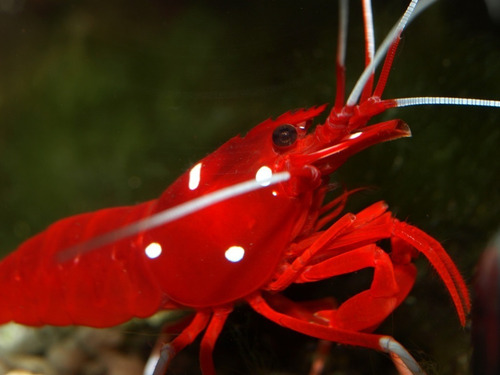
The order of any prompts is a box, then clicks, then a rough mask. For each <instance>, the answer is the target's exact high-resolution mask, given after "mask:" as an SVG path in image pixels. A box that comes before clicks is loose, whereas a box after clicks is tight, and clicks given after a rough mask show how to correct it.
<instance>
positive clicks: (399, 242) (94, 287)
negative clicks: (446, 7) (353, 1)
mask: <svg viewBox="0 0 500 375" xmlns="http://www.w3.org/2000/svg"><path fill="white" fill-rule="evenodd" d="M417 2H418V1H412V2H411V4H410V7H409V8H408V10H407V12H406V13H405V16H404V17H403V18H402V22H400V23H399V24H398V25H399V26H398V27H397V28H395V32H394V33H391V34H390V35H389V37H388V39H386V41H387V42H386V43H385V44H384V43H382V45H385V48H384V47H381V49H379V50H378V51H379V52H378V53H377V54H374V50H373V48H372V46H373V43H372V42H373V38H372V34H373V32H372V26H371V19H370V18H371V10H370V5H369V2H368V1H364V2H363V5H364V9H365V13H364V14H365V18H364V23H365V30H366V36H365V40H366V53H365V62H366V69H365V71H364V75H362V77H361V78H360V79H359V80H358V83H357V85H356V87H355V88H354V90H353V91H352V93H351V95H350V96H349V97H348V98H347V99H346V98H345V78H344V77H345V66H344V58H343V56H344V55H345V44H346V42H345V37H341V38H340V42H339V50H338V55H337V96H336V99H335V103H334V105H333V108H332V109H331V110H330V112H329V114H328V116H327V118H326V120H325V121H324V122H323V123H321V124H317V125H315V126H314V127H313V123H314V122H315V120H316V121H317V117H318V116H319V115H320V114H322V113H323V112H324V111H325V109H326V106H325V105H321V106H318V107H313V108H310V109H300V110H295V111H290V112H287V113H285V114H283V115H281V116H278V117H276V118H275V119H268V120H266V121H264V122H262V123H261V124H259V125H257V126H256V127H254V128H253V129H252V130H251V131H250V132H248V134H246V135H245V136H244V137H235V138H232V139H231V140H229V141H228V142H226V143H225V144H224V145H222V146H221V147H220V148H219V149H217V150H216V151H214V152H213V153H211V154H210V155H208V156H207V157H205V158H203V159H202V160H201V161H200V162H198V163H196V164H195V166H194V167H192V168H191V169H190V170H189V171H187V172H186V173H184V174H183V175H182V176H181V177H179V178H178V179H177V180H176V181H175V182H174V183H173V184H172V185H171V186H169V187H168V188H167V189H166V190H165V191H164V192H163V193H162V194H161V196H160V197H159V198H158V199H155V200H152V201H149V202H146V203H143V204H139V205H135V206H130V207H118V208H110V209H104V210H100V211H96V212H91V213H86V214H81V215H76V216H72V217H69V218H66V219H63V220H60V221H58V222H56V223H54V224H53V225H51V226H50V227H49V228H47V229H46V230H45V231H43V232H42V233H40V234H38V235H36V236H34V237H32V238H31V239H29V240H27V241H26V242H24V243H23V244H21V245H20V246H19V247H18V248H17V249H16V251H14V252H13V253H11V254H10V255H9V256H7V257H6V258H5V259H4V260H2V262H1V263H0V282H1V285H2V288H1V289H0V300H1V301H3V305H2V309H1V310H0V323H6V322H9V321H15V322H18V323H21V324H26V325H33V326H40V325H45V324H51V325H56V326H63V325H70V324H77V325H87V326H93V327H109V326H113V325H117V324H120V323H122V322H126V321H128V320H130V319H131V318H133V317H139V318H143V317H149V316H151V315H152V314H154V313H155V312H157V311H160V310H166V309H188V310H195V311H196V312H195V315H194V317H193V318H192V320H191V321H190V322H189V323H188V324H187V326H186V327H185V329H184V331H183V332H182V333H181V334H180V335H179V336H178V337H176V338H175V339H174V340H173V341H172V342H169V343H165V344H164V345H163V347H162V348H161V356H160V359H159V361H158V365H157V368H156V370H155V373H156V374H161V373H163V372H164V371H166V369H167V367H168V365H169V364H170V363H171V361H172V360H173V358H174V357H175V354H176V353H178V352H179V351H180V350H182V349H183V348H184V347H185V346H186V345H188V344H190V343H191V342H192V341H193V340H194V339H195V338H196V337H197V336H199V335H201V334H202V332H204V333H203V338H202V341H201V348H200V362H201V369H202V372H203V373H204V374H206V375H211V374H215V367H214V365H213V363H212V351H213V348H214V345H215V342H216V340H217V337H218V336H219V334H220V331H221V330H222V328H223V326H224V323H225V320H226V318H227V316H228V315H229V314H230V312H231V311H232V309H233V307H234V305H235V304H237V303H247V304H249V305H250V306H251V307H252V308H253V309H254V310H255V311H257V312H258V313H260V314H262V315H263V316H265V317H266V318H268V319H270V320H271V321H273V322H276V323H278V324H280V325H282V326H284V327H286V328H289V329H292V330H295V331H297V332H300V333H303V334H306V335H309V336H312V337H315V338H319V339H323V340H328V341H333V342H338V343H341V344H346V345H353V346H360V347H366V348H371V349H375V350H378V351H383V352H387V353H389V354H390V355H391V358H392V359H393V360H394V362H395V365H396V366H397V367H398V369H399V370H400V371H401V372H402V373H414V374H418V373H423V371H422V369H421V368H420V366H419V365H418V363H417V362H416V361H415V360H414V359H413V358H412V357H411V355H410V354H409V353H408V352H407V351H406V350H405V349H404V348H403V347H402V346H401V345H400V344H399V343H398V342H397V341H396V340H395V339H393V338H392V337H389V336H387V335H382V334H376V333H373V332H374V330H375V329H376V328H377V327H378V326H379V325H380V324H381V323H382V322H383V321H384V320H385V319H386V318H387V317H388V316H389V315H390V314H391V313H392V312H393V311H394V310H395V309H396V308H397V307H398V306H399V305H400V304H401V303H402V302H403V301H404V300H405V298H406V297H407V295H408V293H409V292H410V290H411V288H412V287H413V284H414V282H415V278H416V268H415V266H414V264H413V261H414V259H415V258H416V256H417V255H418V254H419V253H421V254H423V255H424V257H425V258H426V259H427V260H428V261H429V262H430V263H431V264H432V266H433V267H434V268H435V269H436V271H437V274H438V275H439V277H440V278H441V279H442V281H443V283H444V285H445V287H446V288H447V290H448V292H449V294H450V296H451V299H452V301H453V303H454V306H455V309H456V311H457V314H458V317H459V321H460V323H461V324H462V325H464V324H465V321H466V318H467V314H468V313H469V310H470V301H469V294H468V291H467V287H466V284H465V282H464V280H463V278H462V276H461V275H460V273H459V271H458V270H457V267H456V266H455V264H454V263H453V261H452V260H451V258H450V257H449V255H448V254H447V253H446V251H445V250H444V249H443V247H442V246H441V244H440V243H439V242H438V241H437V240H435V239H434V238H432V237H431V236H429V235H428V234H426V233H425V232H423V231H422V230H420V229H418V228H416V227H414V226H412V225H410V224H408V223H406V222H404V221H399V220H398V219H396V218H395V217H394V216H393V215H392V213H391V212H390V211H389V210H388V206H387V204H386V203H384V202H378V203H374V204H373V205H371V206H369V207H367V208H365V209H363V210H361V211H360V212H357V213H355V214H353V213H347V214H341V212H342V209H343V207H344V205H345V203H346V200H347V199H348V198H349V196H350V195H351V192H349V191H346V192H344V193H343V194H341V195H340V196H339V197H337V198H336V199H334V200H333V201H332V202H329V203H325V201H324V200H325V195H326V193H327V192H328V191H329V190H330V189H331V187H332V184H331V183H330V176H331V175H332V174H333V173H334V172H335V171H336V170H337V169H338V168H340V167H341V166H342V165H343V164H344V163H345V162H346V160H347V159H349V158H350V157H351V156H352V155H355V154H357V153H358V152H360V151H362V150H364V149H365V148H368V147H370V146H372V145H375V144H378V143H381V142H384V141H389V140H394V139H398V138H403V137H409V136H410V135H411V133H410V129H409V127H408V125H406V123H404V122H403V121H402V120H389V121H384V122H375V123H369V121H370V120H371V118H372V117H373V116H376V115H378V114H380V113H382V112H384V111H386V110H387V109H390V108H394V107H402V106H406V105H418V104H465V105H484V106H499V105H500V103H499V102H496V101H480V100H472V99H464V100H463V102H461V101H460V99H456V98H455V99H454V98H410V99H382V98H381V97H382V94H383V91H384V87H385V83H386V80H387V78H388V75H389V70H390V68H391V65H392V61H393V58H394V54H395V52H396V49H397V46H398V43H399V37H400V34H401V32H402V31H403V28H404V26H405V24H406V22H407V21H408V19H409V18H410V17H412V11H413V9H414V7H415V5H416V3H417ZM346 5H347V2H346V1H341V6H342V7H343V8H342V11H341V12H340V14H341V15H342V14H344V15H345V14H346V13H345V12H344V10H345V9H346V8H345V7H346ZM345 22H346V18H345V16H342V17H341V22H340V24H341V25H343V24H345ZM341 31H342V32H344V31H345V29H344V28H342V26H341ZM342 32H341V35H342ZM387 50H388V52H387ZM386 52H387V57H386V59H385V62H384V66H383V68H382V70H381V73H380V75H379V77H378V79H377V80H375V75H374V69H375V67H376V65H377V64H378V61H379V57H380V58H382V57H383V56H384V55H385V53H386ZM273 176H274V179H273ZM248 181H254V183H251V182H249V184H250V185H248V186H250V188H249V189H247V190H245V191H244V192H236V191H234V187H241V186H242V184H246V183H247V182H248ZM244 186H247V185H244ZM257 187H258V188H257ZM227 189H229V190H227ZM250 190H251V191H250ZM220 191H228V192H229V197H224V199H223V200H218V201H211V202H209V205H207V206H203V207H198V208H196V209H195V211H194V212H191V211H189V212H187V211H184V213H183V214H182V215H183V216H181V217H175V219H173V220H170V219H169V221H167V220H162V219H161V217H162V216H161V215H164V214H165V212H166V213H171V212H172V211H169V210H170V209H172V208H174V207H177V206H178V205H181V204H185V203H186V204H189V202H193V201H195V202H196V200H197V199H199V198H203V197H207V196H208V197H211V195H210V194H217V193H218V192H220ZM156 215H160V223H159V224H158V223H155V224H154V225H153V224H152V222H151V221H150V218H151V217H153V218H156V217H158V216H156ZM138 223H139V224H138ZM110 239H113V241H110ZM382 240H388V241H389V242H390V244H391V248H390V250H388V251H384V250H382V249H381V248H380V246H379V243H380V241H382ZM75 250H76V253H75ZM152 251H153V252H152ZM68 258H69V259H68ZM365 268H373V269H374V275H373V281H372V283H371V286H370V287H369V289H367V290H365V291H363V292H360V293H358V294H356V295H354V296H352V297H350V298H349V299H348V300H347V301H345V302H343V303H341V304H340V305H337V304H336V302H335V301H334V300H333V298H326V299H321V300H316V301H308V302H295V301H292V300H290V299H288V298H286V297H284V296H283V295H282V294H281V293H280V292H282V291H283V290H285V289H286V288H288V287H289V286H290V285H292V284H295V283H311V282H315V281H319V280H324V279H327V278H332V277H335V276H338V275H343V274H349V273H353V272H355V271H358V270H361V269H365Z"/></svg>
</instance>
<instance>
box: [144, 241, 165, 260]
mask: <svg viewBox="0 0 500 375" xmlns="http://www.w3.org/2000/svg"><path fill="white" fill-rule="evenodd" d="M144 252H145V253H146V256H147V257H148V258H149V259H155V258H158V257H159V256H160V255H161V252H162V248H161V245H160V244H159V243H158V242H151V243H150V244H149V245H148V246H146V248H145V249H144Z"/></svg>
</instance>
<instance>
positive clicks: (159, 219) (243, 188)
mask: <svg viewBox="0 0 500 375" xmlns="http://www.w3.org/2000/svg"><path fill="white" fill-rule="evenodd" d="M290 177H291V176H290V173H289V172H279V173H275V174H273V175H272V176H271V177H269V178H268V179H266V180H265V181H259V180H257V179H255V178H253V179H250V180H247V181H244V182H240V183H238V184H234V185H231V186H228V187H225V188H222V189H219V190H216V191H214V192H212V193H208V194H205V195H203V196H201V197H199V198H195V199H192V200H190V201H187V202H185V203H181V204H179V205H177V206H174V207H172V208H169V209H166V210H164V211H162V212H159V213H157V214H155V215H152V216H149V217H147V218H145V219H143V220H139V221H136V222H135V223H133V224H130V225H127V226H124V227H122V228H119V229H116V230H114V231H111V232H107V233H104V234H102V235H100V236H97V237H95V238H93V239H91V240H88V241H83V242H82V243H79V244H76V245H74V246H70V247H68V248H67V249H66V250H64V251H62V252H60V253H58V254H56V257H57V261H59V262H67V261H69V260H72V259H75V258H76V257H77V256H79V255H82V254H85V253H88V252H90V251H93V250H95V249H97V248H99V247H101V246H105V245H108V244H110V243H113V242H115V241H116V240H117V239H120V240H121V239H123V238H126V237H130V236H133V235H134V234H137V233H140V232H142V231H144V230H149V229H152V228H156V227H159V226H161V225H164V224H166V223H169V222H171V221H174V220H177V219H180V218H182V217H185V216H188V215H191V214H193V213H195V212H197V211H200V210H202V209H204V208H207V207H209V206H211V205H214V204H216V203H219V202H222V201H225V200H228V199H231V198H234V197H237V196H239V195H242V194H246V193H249V192H251V191H254V190H258V189H261V188H262V187H263V186H266V187H267V186H271V185H275V184H278V183H280V182H285V181H288V180H289V179H290ZM264 183H265V184H264Z"/></svg>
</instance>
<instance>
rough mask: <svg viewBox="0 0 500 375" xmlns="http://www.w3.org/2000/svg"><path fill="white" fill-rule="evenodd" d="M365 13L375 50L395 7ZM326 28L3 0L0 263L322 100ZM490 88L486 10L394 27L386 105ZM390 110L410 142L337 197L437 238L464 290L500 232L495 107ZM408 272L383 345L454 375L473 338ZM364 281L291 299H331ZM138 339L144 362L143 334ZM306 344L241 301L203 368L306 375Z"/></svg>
mask: <svg viewBox="0 0 500 375" xmlns="http://www.w3.org/2000/svg"><path fill="white" fill-rule="evenodd" d="M350 3H351V5H352V9H351V15H350V28H349V33H350V34H349V45H348V56H347V67H348V71H347V75H348V83H347V86H348V90H349V88H351V87H352V86H353V84H354V82H355V81H356V79H357V77H358V75H359V74H360V72H361V70H362V65H363V36H362V23H361V13H360V5H359V4H358V2H357V1H351V2H350ZM374 3H375V4H373V8H374V24H375V29H376V30H375V31H376V39H377V41H378V42H380V41H381V40H382V39H383V37H384V36H385V34H386V33H387V32H388V30H389V29H390V28H391V26H392V25H393V23H395V22H396V20H397V19H398V17H400V16H401V15H402V13H403V11H404V8H405V6H406V5H407V2H406V1H400V0H382V1H375V2H374ZM336 27H337V1H334V0H330V1H322V0H318V1H315V2H307V1H298V0H297V1H285V0H276V1H260V0H257V1H252V2H231V1H222V0H215V1H211V2H203V1H159V0H150V1H147V2H140V1H131V0H126V1H118V0H109V1H105V2H103V1H95V0H82V1H60V0H25V1H21V0H0V251H1V253H2V254H7V253H8V252H9V251H12V250H14V249H15V248H16V246H18V245H19V244H20V243H21V242H22V241H23V240H25V239H27V238H29V237H30V236H32V235H34V234H35V233H37V232H38V231H40V230H43V229H44V228H45V227H47V226H48V225H49V224H50V223H52V222H54V221H55V220H57V219H60V218H63V217H66V216H69V215H73V214H76V213H80V212H85V211H92V210H96V209H99V208H104V207H111V206H117V205H131V204H134V203H137V202H142V201H145V200H149V199H153V198H156V197H158V196H159V195H160V194H161V192H162V191H163V190H164V189H165V188H166V187H167V186H168V185H169V184H170V183H171V182H172V181H173V180H174V179H175V178H176V177H177V176H178V175H179V174H180V173H182V172H183V171H184V170H185V169H187V168H188V167H189V166H191V165H192V164H194V163H195V162H196V161H197V160H198V159H200V158H201V157H203V156H204V155H206V154H207V153H210V152H211V151H213V150H214V149H215V148H216V147H218V146H219V145H221V144H222V143H223V142H224V141H226V140H227V139H229V138H231V137H233V136H235V135H236V134H244V133H245V132H246V131H248V130H249V129H250V128H252V127H253V126H254V125H256V124H257V123H259V122H261V121H263V120H264V119H266V118H268V117H276V116H278V115H280V114H281V113H283V112H285V111H288V110H290V109H295V108H300V107H309V106H312V105H317V104H322V103H332V102H333V96H334V92H335V76H334V59H335V48H336V38H337V36H336V35H337V30H336ZM499 87H500V27H499V26H498V25H495V24H494V22H493V21H492V19H491V18H490V17H489V16H488V13H487V11H486V6H485V5H484V4H483V3H480V2H470V1H465V0H461V1H451V0H448V1H447V0H444V1H440V2H438V4H435V5H433V6H432V7H430V8H429V9H428V10H427V11H425V12H424V13H423V14H422V15H420V16H419V18H418V19H416V20H415V21H414V22H413V23H412V24H411V25H410V26H409V28H408V30H407V31H406V32H405V34H404V38H403V41H402V42H401V46H400V49H399V51H398V53H397V56H396V60H395V63H394V69H393V72H392V75H391V77H390V79H389V82H388V85H387V89H386V92H385V95H384V97H385V98H396V97H408V96H430V95H434V96H461V97H474V98H488V99H500V95H499ZM389 118H402V119H404V120H405V121H406V122H407V123H408V124H409V125H410V127H411V129H412V132H413V138H411V139H403V140H399V141H396V142H392V143H388V144H381V145H378V146H376V147H373V148H371V149H369V150H366V151H364V152H362V153H360V154H359V155H357V156H355V157H353V158H352V159H351V160H350V161H349V162H348V163H347V164H346V165H345V166H344V167H343V168H342V169H341V170H340V171H339V172H338V173H337V174H336V175H335V176H334V178H335V180H336V181H340V182H342V183H344V184H345V185H346V186H347V187H348V188H354V187H358V186H369V187H372V188H373V189H371V190H369V191H367V192H363V193H360V194H357V195H354V196H353V197H352V199H351V200H350V202H349V205H348V209H349V210H352V211H357V210H360V209H362V208H364V207H366V206H367V205H368V204H370V203H372V202H375V201H377V200H381V199H384V200H386V201H387V202H388V203H389V205H390V207H391V209H392V210H393V211H394V212H395V214H396V215H397V216H398V217H399V218H400V219H403V220H408V221H409V222H410V223H412V224H415V225H417V226H418V227H420V228H422V229H423V230H425V231H426V232H428V233H429V234H431V235H432V236H434V237H435V238H437V239H438V240H439V241H441V242H442V244H443V245H444V246H445V248H446V249H447V250H448V251H449V253H450V255H451V256H452V258H453V259H454V260H455V261H456V263H457V265H458V267H459V269H460V270H462V273H463V275H464V277H465V279H466V281H467V282H469V283H470V282H472V276H473V272H474V265H475V264H476V262H477V259H478V257H479V255H480V253H481V251H482V249H483V248H484V247H485V245H486V243H487V241H488V239H489V237H491V235H492V234H493V232H494V231H495V230H496V229H497V228H498V225H499V217H500V181H499V173H500V151H499V147H498V144H499V141H500V126H499V125H500V110H498V109H485V108H458V107H444V106H443V107H437V106H434V107H431V106H426V107H413V108H405V109H400V110H391V111H389V112H388V113H387V114H385V115H384V117H382V119H389ZM418 267H419V278H418V280H417V283H416V286H415V288H414V291H413V292H412V294H411V296H410V298H408V300H407V301H406V302H405V303H404V304H403V305H402V306H401V307H400V308H399V309H398V310H397V311H396V312H395V313H394V314H393V316H392V317H391V318H390V319H388V321H387V322H386V323H385V324H384V325H383V326H382V327H381V328H380V329H379V332H384V333H386V334H390V335H394V337H396V338H397V339H398V340H399V341H400V342H402V343H403V344H404V345H405V346H406V347H407V348H408V349H409V350H410V351H411V352H412V353H413V354H415V356H416V358H417V359H418V360H419V361H420V362H421V363H422V364H423V366H424V367H425V368H426V370H427V371H428V372H429V374H467V373H469V369H468V366H469V357H470V345H469V342H468V340H469V338H468V336H469V333H468V329H467V328H466V329H462V328H461V327H460V326H459V322H458V319H457V317H456V313H455V312H454V309H453V306H452V303H451V299H450V298H449V297H448V296H447V295H446V291H445V288H444V287H443V286H442V283H441V282H440V280H439V278H438V277H437V275H436V274H435V272H434V271H433V270H432V269H431V267H429V266H428V265H427V264H426V262H425V260H423V259H421V260H419V262H418ZM367 277H369V275H368V276H367V275H366V274H364V273H359V274H354V275H349V276H348V277H345V278H341V279H339V280H333V281H327V282H324V283H321V284H319V285H312V286H308V288H307V289H304V288H293V289H292V290H291V291H289V292H288V295H289V296H290V297H292V298H296V299H308V298H314V297H318V296H324V295H333V296H335V297H338V298H340V299H343V298H346V296H348V295H350V294H352V293H353V291H356V290H358V289H359V288H360V286H359V282H360V281H359V280H363V281H362V283H365V284H366V282H367ZM229 281H230V280H229ZM118 330H119V331H122V332H123V331H125V332H130V331H129V328H127V329H123V328H121V327H120V328H118ZM59 332H60V331H59ZM137 332H138V335H139V337H141V330H140V329H139V330H137V331H136V333H137ZM127 335H128V334H126V335H125V336H126V337H128V336H127ZM142 338H143V339H144V342H145V343H144V345H143V346H142V347H141V349H140V352H139V353H140V354H139V357H140V358H143V357H144V356H145V355H146V354H145V353H147V352H148V351H149V350H150V349H151V346H152V345H153V344H154V341H155V337H154V334H152V335H150V334H149V333H144V334H142ZM315 343H316V340H313V339H309V338H307V337H305V336H303V335H300V334H295V333H293V332H289V331H287V330H285V329H283V328H281V327H277V326H274V325H273V324H271V323H268V322H266V321H265V320H264V319H263V318H260V317H258V316H257V315H256V314H255V313H253V312H251V311H250V310H249V309H248V308H246V307H241V308H238V309H237V310H236V312H235V313H234V314H233V315H232V316H231V317H230V319H229V321H228V324H227V325H226V327H225V329H224V332H223V334H222V336H221V338H220V341H219V342H218V345H217V348H216V351H215V361H216V362H215V363H216V366H217V368H218V370H219V371H220V374H235V373H239V374H271V373H273V374H305V373H307V371H308V368H309V364H310V360H311V357H312V355H313V354H314V350H315ZM42 346H43V345H42ZM197 352H198V348H197V347H196V346H193V347H191V348H189V350H187V351H186V352H185V353H184V354H183V357H181V358H180V359H179V360H178V363H177V365H176V366H175V367H173V369H172V374H191V373H197V372H196V371H197V370H196V369H197V363H196V361H197V358H196V356H197ZM43 353H44V352H43V351H42V352H40V353H37V354H40V355H43ZM82 371H83V370H81V371H80V372H79V373H84V372H82ZM103 371H105V370H103ZM326 373H328V374H391V373H394V369H393V368H392V364H391V363H390V361H389V360H388V359H387V358H386V356H385V355H383V354H380V353H375V352H372V351H368V350H364V349H352V348H345V347H334V349H333V350H332V355H331V359H330V361H329V362H328V363H327V370H326Z"/></svg>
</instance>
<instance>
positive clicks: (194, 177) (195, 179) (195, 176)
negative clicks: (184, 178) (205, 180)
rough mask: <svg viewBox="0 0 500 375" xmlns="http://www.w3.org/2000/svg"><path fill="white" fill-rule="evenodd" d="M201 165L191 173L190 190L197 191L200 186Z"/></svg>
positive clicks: (192, 169) (195, 167)
mask: <svg viewBox="0 0 500 375" xmlns="http://www.w3.org/2000/svg"><path fill="white" fill-rule="evenodd" d="M200 174H201V163H198V164H196V165H195V166H194V167H193V168H191V170H190V171H189V189H190V190H195V189H196V188H197V187H198V186H199V185H200Z"/></svg>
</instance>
